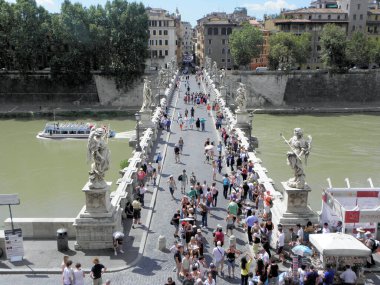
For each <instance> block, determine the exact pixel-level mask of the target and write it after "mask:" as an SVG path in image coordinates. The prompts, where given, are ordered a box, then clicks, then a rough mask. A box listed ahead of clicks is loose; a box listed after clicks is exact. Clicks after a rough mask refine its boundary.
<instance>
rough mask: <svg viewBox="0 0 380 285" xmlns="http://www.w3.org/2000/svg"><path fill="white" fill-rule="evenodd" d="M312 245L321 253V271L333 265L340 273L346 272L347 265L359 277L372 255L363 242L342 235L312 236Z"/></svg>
mask: <svg viewBox="0 0 380 285" xmlns="http://www.w3.org/2000/svg"><path fill="white" fill-rule="evenodd" d="M310 243H311V244H312V245H313V246H314V247H315V249H316V250H317V251H318V253H319V260H320V261H321V265H322V266H321V269H322V268H325V266H326V264H331V265H332V266H333V267H335V270H337V271H338V272H339V271H343V270H344V266H345V265H350V266H351V267H352V269H353V270H354V271H355V273H356V275H357V276H358V277H360V276H361V275H362V270H361V269H362V268H363V267H364V266H365V265H366V263H367V258H368V257H369V256H370V255H371V250H370V249H369V248H368V247H366V246H365V245H364V244H363V243H362V242H360V241H358V240H357V239H356V238H355V237H353V236H351V235H347V234H342V233H329V234H312V235H310ZM338 275H339V274H337V275H336V276H338ZM358 284H360V282H358Z"/></svg>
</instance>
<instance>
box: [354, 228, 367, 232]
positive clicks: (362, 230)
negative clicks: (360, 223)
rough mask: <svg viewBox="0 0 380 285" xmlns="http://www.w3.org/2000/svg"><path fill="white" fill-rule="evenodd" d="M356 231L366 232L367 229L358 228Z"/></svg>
mask: <svg viewBox="0 0 380 285" xmlns="http://www.w3.org/2000/svg"><path fill="white" fill-rule="evenodd" d="M356 231H357V232H359V233H364V232H365V230H364V229H363V228H362V227H360V228H357V229H356Z"/></svg>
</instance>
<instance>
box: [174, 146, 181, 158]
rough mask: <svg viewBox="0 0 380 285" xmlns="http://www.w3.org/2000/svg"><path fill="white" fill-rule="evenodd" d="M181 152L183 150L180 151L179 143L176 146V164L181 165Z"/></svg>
mask: <svg viewBox="0 0 380 285" xmlns="http://www.w3.org/2000/svg"><path fill="white" fill-rule="evenodd" d="M180 152H181V150H180V148H179V145H178V143H177V144H175V146H174V159H175V163H181V160H180V157H179V154H180Z"/></svg>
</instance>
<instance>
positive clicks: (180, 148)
mask: <svg viewBox="0 0 380 285" xmlns="http://www.w3.org/2000/svg"><path fill="white" fill-rule="evenodd" d="M184 144H185V143H184V142H183V138H182V137H180V138H179V141H178V146H179V153H180V154H182V151H183V146H184Z"/></svg>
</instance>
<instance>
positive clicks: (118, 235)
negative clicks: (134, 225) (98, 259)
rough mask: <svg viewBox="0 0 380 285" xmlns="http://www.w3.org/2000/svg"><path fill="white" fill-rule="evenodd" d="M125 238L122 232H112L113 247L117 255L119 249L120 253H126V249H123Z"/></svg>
mask: <svg viewBox="0 0 380 285" xmlns="http://www.w3.org/2000/svg"><path fill="white" fill-rule="evenodd" d="M123 240H124V234H123V233H122V232H114V233H113V234H112V241H113V249H114V253H115V255H117V250H118V249H119V251H120V253H124V251H123Z"/></svg>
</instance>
